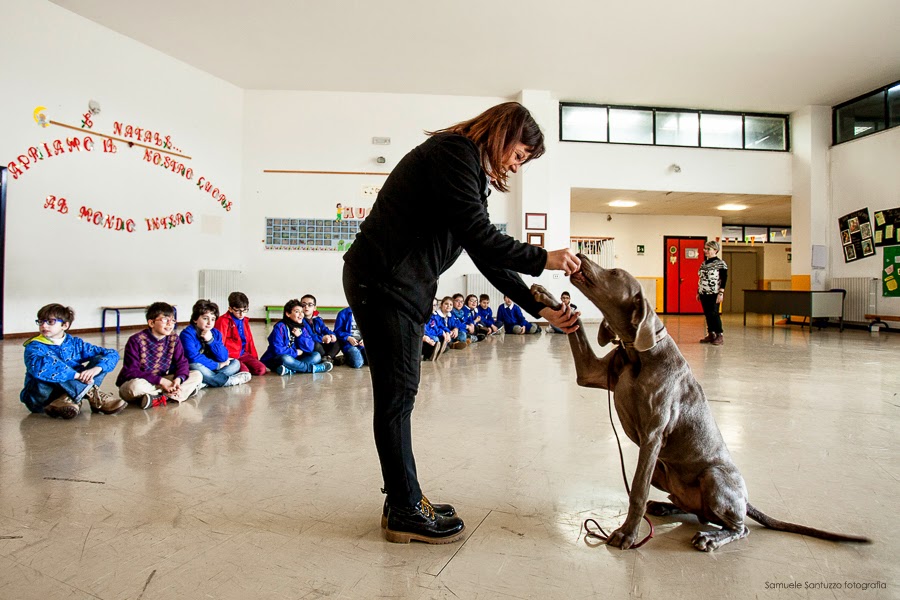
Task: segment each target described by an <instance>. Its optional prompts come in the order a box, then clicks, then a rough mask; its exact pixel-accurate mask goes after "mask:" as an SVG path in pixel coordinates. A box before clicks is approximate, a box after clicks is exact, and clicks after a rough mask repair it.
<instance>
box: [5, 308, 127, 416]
mask: <svg viewBox="0 0 900 600" xmlns="http://www.w3.org/2000/svg"><path fill="white" fill-rule="evenodd" d="M74 319H75V311H73V310H72V309H71V308H69V307H67V306H63V305H62V304H48V305H46V306H44V307H42V308H41V309H40V310H39V311H38V313H37V321H35V323H36V324H37V325H38V328H39V331H40V335H37V336H35V337H33V338H30V339H29V340H27V341H26V342H25V344H24V345H25V387H24V388H23V389H22V392H21V394H19V399H20V400H21V401H22V402H23V403H24V404H25V406H26V407H28V410H30V411H31V412H33V413H44V414H46V415H47V416H48V417H55V418H58V419H73V418H75V417H77V416H78V414H79V413H80V412H81V401H82V400H84V399H85V398H87V400H88V404H90V406H91V412H95V413H98V412H99V413H103V414H106V415H114V414H116V413H118V412H120V411H121V410H122V409H124V408H125V407H126V406H128V403H126V402H125V401H124V400H122V399H120V398H114V397H113V396H112V395H111V394H107V393H106V392H102V391H100V384H101V383H102V382H103V378H104V377H106V375H107V374H108V373H109V372H110V371H112V370H113V369H114V368H115V366H116V363H118V362H119V354H118V352H116V351H115V350H112V349H110V348H101V347H100V346H94V345H93V344H89V343H87V342H85V341H84V340H82V339H80V338H77V337H75V336H72V335H68V334H67V333H66V331H67V330H68V329H69V327H70V326H71V325H72V321H73V320H74Z"/></svg>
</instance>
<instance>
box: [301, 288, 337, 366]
mask: <svg viewBox="0 0 900 600" xmlns="http://www.w3.org/2000/svg"><path fill="white" fill-rule="evenodd" d="M316 303H317V302H316V297H315V296H313V295H312V294H306V295H305V296H303V297H302V298H300V308H301V310H302V311H303V326H304V327H305V328H307V329H308V330H309V335H310V336H311V337H312V339H313V342H314V343H315V351H316V352H318V353H319V354H320V355H321V356H322V360H324V361H326V362H334V359H335V358H336V357H337V355H338V354H340V352H341V345H340V344H339V343H338V340H337V336H336V335H335V334H334V332H333V331H332V330H330V329H328V326H327V325H325V321H323V320H322V317H320V316H318V315H317V314H316ZM338 364H340V363H339V362H338Z"/></svg>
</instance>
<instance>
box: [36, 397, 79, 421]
mask: <svg viewBox="0 0 900 600" xmlns="http://www.w3.org/2000/svg"><path fill="white" fill-rule="evenodd" d="M80 412H81V407H80V406H79V404H78V403H77V402H75V401H74V400H72V398H71V397H70V396H68V395H67V394H63V395H62V396H59V397H58V398H56V399H55V400H54V401H53V402H51V403H50V404H48V405H47V406H45V407H44V414H46V415H47V416H48V417H53V418H54V419H74V418H75V417H77V416H78V413H80Z"/></svg>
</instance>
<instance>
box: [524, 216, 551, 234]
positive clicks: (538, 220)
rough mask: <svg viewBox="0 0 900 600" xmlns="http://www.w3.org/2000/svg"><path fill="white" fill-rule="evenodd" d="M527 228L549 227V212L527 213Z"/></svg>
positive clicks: (543, 228)
mask: <svg viewBox="0 0 900 600" xmlns="http://www.w3.org/2000/svg"><path fill="white" fill-rule="evenodd" d="M525 229H540V230H541V231H546V229H547V213H525Z"/></svg>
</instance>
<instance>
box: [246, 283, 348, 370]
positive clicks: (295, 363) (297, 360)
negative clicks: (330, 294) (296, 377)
mask: <svg viewBox="0 0 900 600" xmlns="http://www.w3.org/2000/svg"><path fill="white" fill-rule="evenodd" d="M260 361H262V363H263V364H264V365H266V366H267V367H269V368H270V369H271V370H272V371H274V372H275V373H277V374H278V375H282V376H283V375H292V374H294V373H327V372H328V371H330V370H331V369H332V368H333V365H332V364H331V363H330V362H322V355H321V354H319V353H318V352H316V351H315V342H314V341H313V339H312V336H310V334H309V330H308V329H307V328H306V327H304V326H303V309H302V308H301V307H300V301H299V300H297V299H296V298H295V299H293V300H288V302H287V304H285V305H284V316H283V317H282V319H281V320H280V321H279V322H278V323H275V326H274V327H273V328H272V333H270V334H269V347H268V348H266V351H265V353H264V354H263V355H262V357H261V358H260Z"/></svg>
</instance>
